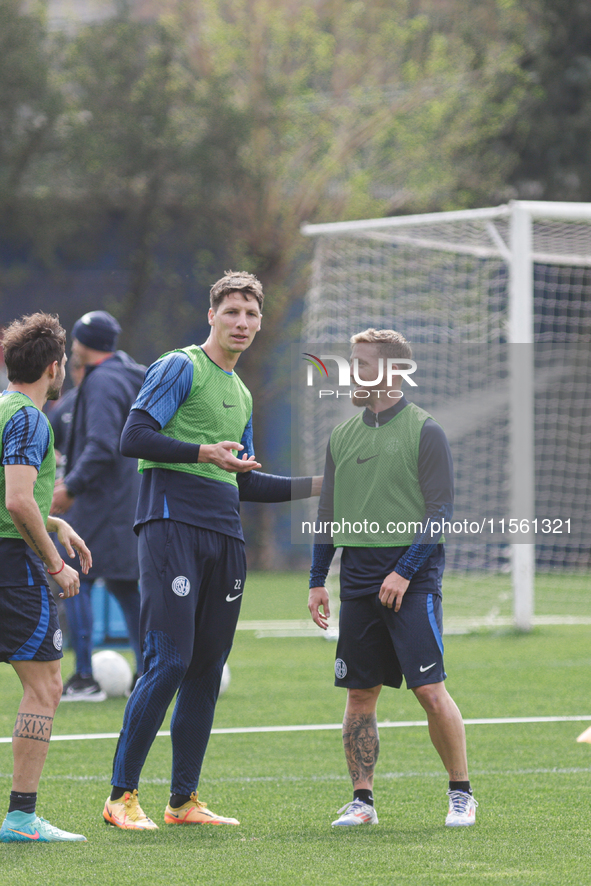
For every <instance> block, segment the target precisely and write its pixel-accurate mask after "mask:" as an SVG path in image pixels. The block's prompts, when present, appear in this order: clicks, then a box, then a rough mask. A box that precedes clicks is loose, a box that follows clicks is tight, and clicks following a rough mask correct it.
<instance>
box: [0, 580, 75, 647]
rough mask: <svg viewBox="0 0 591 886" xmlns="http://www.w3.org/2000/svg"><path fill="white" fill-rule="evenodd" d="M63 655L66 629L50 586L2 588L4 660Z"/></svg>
mask: <svg viewBox="0 0 591 886" xmlns="http://www.w3.org/2000/svg"><path fill="white" fill-rule="evenodd" d="M62 656H63V653H62V632H61V630H60V623H59V619H58V616H57V606H56V605H55V600H54V599H53V596H52V594H51V591H50V590H49V588H48V587H47V586H46V585H31V586H29V585H25V586H24V587H20V588H0V661H55V660H56V659H58V658H62Z"/></svg>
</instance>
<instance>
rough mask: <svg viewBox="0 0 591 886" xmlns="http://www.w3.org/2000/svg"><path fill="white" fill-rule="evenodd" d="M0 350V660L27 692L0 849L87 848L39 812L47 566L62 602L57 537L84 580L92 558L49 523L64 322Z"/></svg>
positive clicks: (52, 664)
mask: <svg viewBox="0 0 591 886" xmlns="http://www.w3.org/2000/svg"><path fill="white" fill-rule="evenodd" d="M2 344H3V347H4V358H5V360H6V367H7V369H8V378H9V380H10V384H9V385H8V388H7V390H5V391H4V392H3V394H2V397H1V398H0V434H1V440H2V467H1V469H0V624H1V625H2V632H1V634H0V660H1V661H6V662H9V663H10V664H11V665H12V667H13V668H14V670H15V671H16V673H17V674H18V677H19V679H20V681H21V683H22V686H23V698H22V701H21V703H20V706H19V710H18V715H17V718H16V725H15V728H14V733H13V739H12V751H13V757H14V770H13V781H12V792H11V794H10V804H9V808H8V814H7V816H6V818H5V819H4V823H3V824H2V828H1V829H0V842H3V843H14V842H31V841H34V842H42V843H48V842H56V841H59V842H63V841H71V840H75V841H80V840H85V839H86V838H85V837H83V836H81V835H80V834H70V833H68V832H67V831H62V830H60V829H59V828H56V827H53V826H52V825H51V824H49V822H47V821H45V819H43V818H39V817H38V816H37V815H36V812H35V806H36V801H37V788H38V785H39V779H40V777H41V772H42V770H43V765H44V763H45V758H46V756H47V750H48V747H49V739H50V736H51V729H52V725H53V717H54V714H55V711H56V708H57V706H58V703H59V700H60V695H61V690H62V681H61V675H60V663H59V660H60V659H61V658H62V637H61V631H60V628H59V622H58V619H57V612H56V605H55V602H54V600H53V597H52V595H51V594H50V592H49V588H48V587H47V578H46V575H45V568H44V564H45V566H47V571H48V572H49V574H50V575H53V577H54V579H55V581H56V582H57V584H58V585H59V587H60V588H61V596H62V597H64V598H70V597H73V596H75V595H76V594H77V593H78V590H79V587H80V578H79V575H78V573H77V572H76V570H75V569H72V567H71V566H68V565H66V563H65V562H64V560H63V559H62V557H61V556H60V554H59V553H58V551H57V549H56V547H55V545H54V543H53V542H52V540H51V538H50V536H49V535H48V531H49V532H56V533H57V536H58V539H59V541H60V542H61V544H62V545H63V546H64V548H65V550H66V551H67V553H68V555H69V556H70V557H74V556H75V554H74V549H76V550H77V551H78V554H79V556H80V563H81V567H82V571H83V572H85V573H86V572H88V570H89V568H90V566H91V563H92V560H91V556H90V551H89V550H88V548H87V547H86V545H85V544H84V542H83V541H82V539H81V538H80V536H79V535H78V534H77V533H76V532H74V530H73V529H72V528H71V527H70V526H69V525H68V524H67V523H65V522H64V521H63V520H59V519H56V518H55V517H50V516H49V509H50V504H51V495H52V492H53V484H54V478H55V453H54V448H53V432H52V430H51V426H50V425H49V422H48V421H47V418H46V416H45V415H44V414H43V412H42V409H43V406H44V405H45V403H46V402H47V400H55V399H57V397H59V392H60V390H61V387H62V384H63V381H64V377H65V364H66V359H67V358H66V355H65V331H64V330H63V329H62V327H61V326H60V325H59V321H58V319H57V317H53V316H51V315H49V314H42V313H37V314H33V315H31V316H29V317H23V318H22V319H21V320H15V321H14V322H13V323H11V324H10V326H8V328H7V329H6V330H5V332H4V335H3V339H2Z"/></svg>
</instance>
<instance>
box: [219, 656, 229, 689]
mask: <svg viewBox="0 0 591 886" xmlns="http://www.w3.org/2000/svg"><path fill="white" fill-rule="evenodd" d="M229 685H230V668H229V667H228V662H226V664H225V665H224V670H223V671H222V682H221V683H220V695H223V694H224V692H225V691H226V689H227V688H228V686H229Z"/></svg>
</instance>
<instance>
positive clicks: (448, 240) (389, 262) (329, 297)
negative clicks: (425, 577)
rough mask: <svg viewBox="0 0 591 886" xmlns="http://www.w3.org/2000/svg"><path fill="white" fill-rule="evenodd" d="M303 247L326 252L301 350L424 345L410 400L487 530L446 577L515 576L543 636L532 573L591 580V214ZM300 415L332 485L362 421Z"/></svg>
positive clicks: (518, 206) (503, 210) (309, 405)
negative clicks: (434, 430)
mask: <svg viewBox="0 0 591 886" xmlns="http://www.w3.org/2000/svg"><path fill="white" fill-rule="evenodd" d="M303 233H304V234H306V235H307V236H311V237H314V238H315V241H316V242H315V253H314V260H313V267H312V280H311V285H310V289H309V292H308V296H307V301H306V307H305V312H304V324H303V333H302V340H303V342H304V343H305V347H303V348H302V350H303V351H309V352H310V353H312V354H315V355H319V354H320V353H321V352H322V351H323V352H324V353H325V354H327V353H329V352H330V353H337V352H338V351H336V350H335V348H338V347H340V348H341V352H342V353H343V354H346V353H347V347H348V345H347V343H348V341H349V338H350V336H351V335H352V334H354V333H356V332H359V331H361V330H363V329H366V328H368V327H371V326H373V327H376V328H378V329H379V328H383V329H396V330H398V331H399V332H402V333H403V334H404V335H405V336H406V338H407V339H408V340H409V341H410V342H411V344H412V347H413V352H414V355H415V358H416V359H417V362H418V364H419V367H420V368H421V369H422V374H421V379H422V381H421V383H420V384H419V387H417V388H416V389H415V388H413V389H412V393H411V394H410V398H411V399H412V400H413V401H414V402H416V403H417V404H418V405H420V406H422V407H423V408H426V409H427V410H428V411H429V412H431V413H432V414H433V415H434V416H435V418H437V420H438V421H440V423H441V424H442V425H443V427H444V429H445V431H446V433H447V436H448V439H449V441H450V445H451V449H452V454H453V458H454V467H455V482H456V500H455V511H454V516H455V517H456V519H458V520H468V521H478V522H479V526H480V527H481V529H480V531H479V532H478V533H474V534H473V535H471V534H470V533H466V532H464V533H463V534H462V533H458V534H457V535H454V536H453V537H452V538H449V537H448V539H447V541H448V543H447V564H448V565H447V568H448V570H450V569H451V570H456V571H457V572H462V571H463V572H470V571H474V572H480V573H483V572H484V573H485V572H491V573H492V572H501V573H502V572H505V573H510V572H512V573H513V584H514V590H515V598H516V603H515V610H514V611H515V619H516V622H517V623H518V624H519V626H521V627H529V625H530V624H531V620H532V616H533V614H534V607H533V591H532V589H533V572H534V569H535V570H536V571H537V572H538V573H549V572H550V573H553V574H554V573H555V574H558V573H565V572H568V573H576V572H579V573H580V572H581V571H584V570H588V569H589V566H590V565H591V530H590V525H591V523H590V517H591V409H590V408H589V407H590V394H591V380H590V379H591V376H590V370H591V311H590V306H591V204H549V203H533V202H527V203H526V202H519V201H516V202H514V203H513V204H510V205H507V206H500V207H495V208H491V209H482V210H466V211H461V212H449V213H439V214H429V215H424V216H409V217H397V218H388V219H371V220H365V221H360V222H343V223H335V224H327V225H309V226H306V227H305V228H304V229H303ZM329 346H330V347H329ZM405 393H406V394H407V395H409V393H410V389H409V388H407V389H406V390H405ZM301 408H302V410H303V411H304V416H303V421H302V423H301V424H302V428H303V431H302V433H303V434H304V437H305V441H304V445H305V449H306V452H307V456H308V458H309V459H311V461H312V464H313V467H314V470H315V471H321V470H322V465H323V461H324V455H325V447H326V441H327V439H328V436H329V434H330V431H331V429H332V427H334V425H335V424H337V423H338V422H339V421H341V420H342V419H343V418H344V417H346V416H347V415H349V414H351V409H350V407H349V406H348V405H347V404H346V403H345V401H344V400H340V401H339V400H338V399H337V398H332V400H331V398H324V399H323V400H322V401H320V400H312V399H310V398H308V399H307V400H306V401H305V403H302V406H301ZM347 409H349V411H348V412H347ZM512 518H514V519H518V521H519V523H518V526H519V529H520V532H519V533H518V534H517V535H516V536H512V534H511V532H509V531H508V527H509V524H508V521H509V520H511V519H512ZM544 520H546V521H550V522H549V523H543V522H542V521H544ZM487 521H488V522H487ZM490 521H492V523H491V522H490ZM502 521H503V522H502ZM501 528H502V529H503V532H501V531H500V530H501ZM513 528H514V526H513ZM493 529H494V531H488V530H493Z"/></svg>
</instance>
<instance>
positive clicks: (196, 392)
mask: <svg viewBox="0 0 591 886" xmlns="http://www.w3.org/2000/svg"><path fill="white" fill-rule="evenodd" d="M210 304H211V307H210V309H209V314H208V319H209V324H210V326H211V331H210V334H209V337H208V339H207V341H206V342H205V343H204V344H203V345H200V346H197V345H191V346H189V347H186V348H182V349H180V350H178V351H172V352H171V353H168V354H165V355H164V356H163V357H161V358H160V359H159V360H157V361H156V363H154V364H153V365H152V366H151V367H150V368H149V369H148V372H147V373H146V378H145V381H144V384H143V386H142V388H141V390H140V392H139V395H138V398H137V400H136V402H135V404H134V406H133V408H132V410H131V413H130V416H129V419H128V421H127V424H126V426H125V428H124V430H123V434H122V438H121V451H122V452H123V454H124V455H128V456H132V457H136V458H139V459H140V463H139V467H140V471H141V472H142V481H141V486H140V494H139V500H138V506H137V513H136V522H135V528H136V531H137V533H138V535H139V561H140V592H141V618H140V638H143V652H144V674H143V676H142V677H141V678H140V679H139V680H138V682H137V684H136V686H135V688H134V690H133V692H132V694H131V696H130V698H129V701H128V703H127V707H126V710H125V716H124V720H123V728H122V729H121V734H120V738H119V742H118V744H117V750H116V752H115V759H114V763H113V777H112V781H111V784H112V791H111V795H110V797H108V798H107V801H106V803H105V807H104V810H103V817H104V819H105V821H107V822H108V823H109V824H112V825H114V826H115V827H119V828H123V829H130V830H146V829H154V828H156V827H157V824H156V823H155V822H154V821H153V820H152V819H151V818H149V817H148V816H147V815H146V814H145V813H144V811H143V810H142V808H141V806H140V805H139V800H138V784H139V778H140V773H141V770H142V767H143V764H144V761H145V759H146V756H147V754H148V751H149V749H150V747H151V745H152V742H153V741H154V738H155V736H156V733H157V731H158V729H159V727H160V725H161V723H162V720H163V719H164V715H165V713H166V710H167V708H168V706H169V704H170V702H171V700H172V698H173V696H174V694H175V692H177V690H178V695H177V699H176V703H175V707H174V713H173V716H172V720H171V738H172V751H173V757H172V780H171V788H170V800H169V803H168V805H167V806H166V809H165V813H164V821H165V822H167V823H168V824H171V825H196V824H215V825H224V824H225V825H237V824H238V821H237V819H235V818H228V817H224V816H221V815H218V814H217V813H214V812H212V811H211V810H210V809H208V807H207V806H206V804H205V803H204V802H203V801H202V800H199V798H198V793H197V785H198V782H199V775H200V772H201V764H202V762H203V757H204V754H205V750H206V747H207V742H208V739H209V735H210V732H211V726H212V723H213V715H214V710H215V704H216V701H217V696H218V692H219V686H220V680H221V676H222V670H223V666H224V663H225V661H226V659H227V657H228V654H229V652H230V649H231V647H232V641H233V638H234V632H235V630H236V622H237V620H238V614H239V611H240V603H241V601H242V595H243V593H244V582H245V578H246V559H245V553H244V537H243V534H242V526H241V523H240V511H239V501H240V499H242V500H250V501H288V500H289V499H290V498H305V497H308V496H310V495H311V494H316V495H317V494H318V493H319V491H320V480H321V478H312V477H300V478H296V479H292V478H290V477H275V476H273V475H271V474H261V473H258V472H256V473H255V472H254V471H253V469H254V468H260V464H259V463H258V462H257V461H256V460H255V456H254V449H253V437H252V397H251V395H250V392H249V391H248V389H247V388H246V386H245V385H244V384H243V382H242V381H241V380H240V378H239V377H238V375H237V374H236V372H235V371H234V367H235V365H236V362H237V361H238V358H239V357H240V354H241V353H242V352H243V351H245V350H246V349H247V348H248V347H249V345H250V344H251V343H252V341H253V339H254V337H255V335H256V333H257V332H258V330H259V329H260V327H261V317H262V313H261V311H262V306H263V290H262V286H261V284H260V282H259V280H257V278H256V277H254V276H253V275H252V274H246V273H237V274H234V273H232V272H229V273H227V274H226V276H224V277H222V279H221V280H218V281H217V283H215V284H214V285H213V286H212V288H211V293H210Z"/></svg>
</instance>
